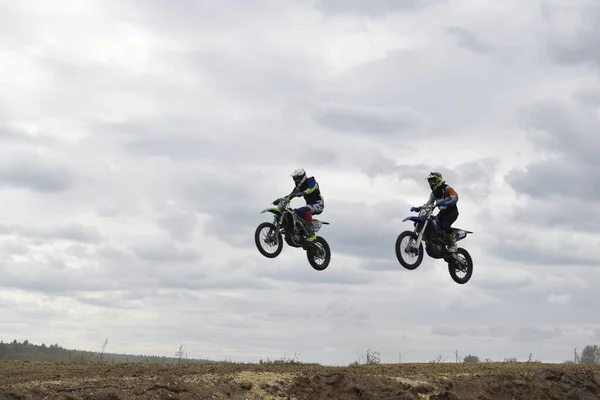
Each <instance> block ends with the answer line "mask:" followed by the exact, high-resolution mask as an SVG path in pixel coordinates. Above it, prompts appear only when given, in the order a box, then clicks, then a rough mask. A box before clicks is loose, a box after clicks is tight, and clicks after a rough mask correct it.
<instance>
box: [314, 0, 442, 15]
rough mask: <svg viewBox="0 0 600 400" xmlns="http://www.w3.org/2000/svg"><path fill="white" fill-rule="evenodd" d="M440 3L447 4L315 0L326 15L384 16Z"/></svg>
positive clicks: (413, 0)
mask: <svg viewBox="0 0 600 400" xmlns="http://www.w3.org/2000/svg"><path fill="white" fill-rule="evenodd" d="M438 4H446V1H445V0H436V1H433V2H432V1H425V0H405V1H394V0H372V1H369V2H362V1H360V0H347V1H344V0H315V3H314V5H315V7H316V8H317V9H318V10H320V11H322V12H323V13H324V14H326V15H337V14H341V15H354V16H360V17H363V16H369V17H383V16H385V15H387V14H391V13H396V12H412V11H416V10H419V9H421V8H426V7H431V6H434V5H438Z"/></svg>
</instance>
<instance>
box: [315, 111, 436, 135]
mask: <svg viewBox="0 0 600 400" xmlns="http://www.w3.org/2000/svg"><path fill="white" fill-rule="evenodd" d="M312 112H313V113H314V118H315V120H316V121H317V122H318V123H319V124H321V125H323V126H325V127H327V128H328V129H331V130H332V131H334V132H339V133H344V134H359V135H365V134H368V135H378V134H381V135H397V134H405V135H407V134H409V133H410V132H411V130H412V129H413V128H416V127H419V126H420V125H421V124H422V123H423V120H424V117H423V116H422V115H421V114H420V113H418V112H416V111H414V110H411V109H408V108H397V109H386V108H375V107H366V106H357V105H343V104H319V105H318V106H317V107H316V109H313V110H312Z"/></svg>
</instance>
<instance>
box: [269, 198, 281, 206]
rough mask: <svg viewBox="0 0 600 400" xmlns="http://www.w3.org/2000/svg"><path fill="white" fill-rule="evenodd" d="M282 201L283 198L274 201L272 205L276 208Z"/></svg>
mask: <svg viewBox="0 0 600 400" xmlns="http://www.w3.org/2000/svg"><path fill="white" fill-rule="evenodd" d="M280 201H281V198H279V199H277V200H273V202H272V203H271V204H273V205H274V206H276V205H277V203H279V202H280Z"/></svg>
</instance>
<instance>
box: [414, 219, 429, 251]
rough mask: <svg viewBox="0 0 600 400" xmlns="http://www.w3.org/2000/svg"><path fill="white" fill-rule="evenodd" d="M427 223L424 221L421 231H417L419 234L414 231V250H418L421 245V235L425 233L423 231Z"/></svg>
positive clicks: (427, 221)
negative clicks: (415, 238) (415, 237)
mask: <svg viewBox="0 0 600 400" xmlns="http://www.w3.org/2000/svg"><path fill="white" fill-rule="evenodd" d="M428 223H429V220H428V219H427V220H425V222H424V223H423V227H422V228H421V230H420V231H419V233H417V231H416V229H415V231H414V232H415V233H417V241H416V243H415V249H418V248H419V246H420V245H421V242H422V241H423V234H424V233H425V229H426V228H427V224H428Z"/></svg>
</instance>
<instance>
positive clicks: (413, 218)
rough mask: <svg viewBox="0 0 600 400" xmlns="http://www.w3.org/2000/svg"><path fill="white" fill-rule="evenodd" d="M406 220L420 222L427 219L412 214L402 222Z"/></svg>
mask: <svg viewBox="0 0 600 400" xmlns="http://www.w3.org/2000/svg"><path fill="white" fill-rule="evenodd" d="M406 221H413V222H416V223H419V222H423V221H425V218H424V217H418V216H414V215H412V216H410V217H406V218H404V219H403V220H402V222H406Z"/></svg>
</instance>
